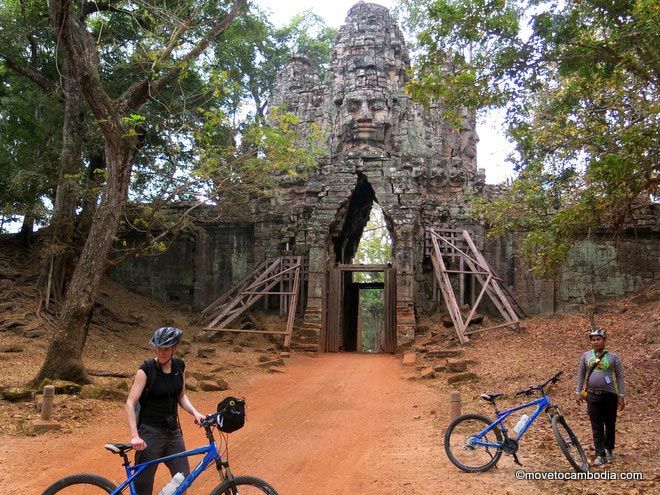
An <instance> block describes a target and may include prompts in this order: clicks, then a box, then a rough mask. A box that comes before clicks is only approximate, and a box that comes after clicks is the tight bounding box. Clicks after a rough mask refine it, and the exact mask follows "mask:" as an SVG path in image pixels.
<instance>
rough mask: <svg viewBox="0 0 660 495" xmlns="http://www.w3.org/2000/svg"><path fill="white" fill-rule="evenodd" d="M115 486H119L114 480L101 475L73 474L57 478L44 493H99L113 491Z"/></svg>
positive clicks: (45, 494)
mask: <svg viewBox="0 0 660 495" xmlns="http://www.w3.org/2000/svg"><path fill="white" fill-rule="evenodd" d="M85 487H86V488H85ZM115 488H117V486H116V485H115V484H114V483H113V482H112V481H110V480H108V479H106V478H102V477H101V476H96V475H95V474H73V475H71V476H66V477H64V478H62V479H60V480H57V481H56V482H55V483H53V484H52V485H50V486H49V487H48V488H46V490H44V492H43V493H42V495H56V494H58V493H59V494H62V495H66V494H69V493H70V494H71V495H86V494H90V495H97V494H99V493H112V491H113V490H114V489H115ZM67 489H68V490H67Z"/></svg>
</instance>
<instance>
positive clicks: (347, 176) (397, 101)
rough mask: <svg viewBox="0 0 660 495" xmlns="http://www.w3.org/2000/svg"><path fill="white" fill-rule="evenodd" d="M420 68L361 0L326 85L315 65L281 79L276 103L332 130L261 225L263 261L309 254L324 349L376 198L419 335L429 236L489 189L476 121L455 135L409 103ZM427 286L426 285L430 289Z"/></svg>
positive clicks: (399, 321)
mask: <svg viewBox="0 0 660 495" xmlns="http://www.w3.org/2000/svg"><path fill="white" fill-rule="evenodd" d="M409 66H410V61H409V56H408V50H407V48H406V45H405V42H404V39H403V36H402V34H401V31H400V29H399V27H398V26H397V24H396V22H395V21H394V20H393V19H392V17H391V16H390V14H389V11H388V10H387V9H386V8H385V7H382V6H380V5H376V4H371V3H364V2H360V3H358V4H356V5H355V6H354V7H353V8H351V9H350V11H349V12H348V15H347V17H346V23H345V25H344V26H343V27H341V29H340V30H339V33H338V36H337V40H336V45H335V48H334V51H333V56H332V63H331V66H330V68H329V71H328V74H327V77H326V81H325V82H321V80H320V78H319V76H318V75H317V74H316V73H315V71H314V69H313V68H312V67H311V65H310V63H309V62H308V61H307V60H306V59H305V58H303V57H296V58H293V59H291V60H290V61H289V62H288V63H287V64H286V66H285V67H284V68H283V70H282V71H281V73H280V74H279V76H278V78H277V82H276V84H275V87H274V90H273V96H272V101H271V107H273V108H275V107H282V108H284V109H285V110H287V111H289V112H292V113H294V114H296V115H297V116H298V118H299V120H300V123H301V124H300V126H299V130H300V132H301V135H302V136H306V137H309V136H310V129H311V126H312V125H314V126H316V127H317V128H320V129H321V130H322V131H323V132H324V133H325V136H326V137H325V142H324V143H321V144H322V145H323V147H324V149H325V153H324V156H323V157H322V158H321V159H320V161H319V163H318V167H317V168H316V169H315V170H313V171H312V172H309V173H308V175H307V177H306V178H304V179H303V178H300V177H291V176H286V177H281V178H280V180H279V190H277V191H276V192H275V194H274V197H273V198H272V200H271V201H270V203H269V204H268V205H264V206H265V208H262V211H267V213H265V214H263V215H262V218H261V222H258V223H257V226H256V227H255V229H256V230H255V237H256V246H257V251H258V252H257V253H256V257H257V258H260V257H264V256H269V255H278V254H281V252H282V249H283V248H284V247H285V246H288V248H289V249H290V250H292V251H294V252H295V254H301V255H304V256H306V257H307V259H308V260H309V279H308V289H307V306H306V311H305V327H306V330H307V332H310V331H311V332H316V334H317V335H318V337H319V340H320V342H319V344H320V347H321V349H323V348H324V346H323V334H324V325H325V316H326V312H327V297H326V296H327V293H326V291H327V288H328V270H329V269H331V268H332V267H333V266H335V265H336V264H338V263H351V260H352V258H353V256H354V255H355V253H356V250H357V245H358V242H359V240H360V238H361V236H362V231H363V229H364V226H365V224H366V221H367V219H368V217H369V213H370V210H371V207H372V204H373V202H377V203H378V205H379V206H380V207H381V208H382V210H383V213H384V216H385V219H386V224H387V227H388V229H389V231H390V234H391V237H392V239H393V253H394V260H393V265H394V268H396V340H397V342H399V343H400V342H402V341H404V340H406V339H407V338H410V337H412V336H413V335H414V329H415V300H416V299H418V300H419V299H420V298H421V299H424V298H425V297H430V294H429V293H428V292H429V291H430V283H429V282H428V281H430V278H431V277H430V275H429V269H428V266H425V265H424V263H423V248H424V229H425V227H426V226H429V225H448V224H449V223H455V222H462V225H464V222H466V221H467V219H466V218H465V217H464V216H463V212H464V211H465V208H464V203H465V199H466V196H468V195H470V194H472V193H473V192H475V190H478V189H479V188H480V187H482V186H483V183H484V173H483V172H482V171H478V170H477V169H476V141H477V136H476V133H475V119H474V116H473V115H471V114H469V113H467V112H465V115H464V118H463V124H462V125H461V126H460V128H455V127H451V126H450V125H449V124H448V123H447V122H446V121H445V120H444V119H443V117H442V114H441V109H440V108H437V107H436V108H430V109H425V108H422V107H421V106H420V105H419V104H417V103H415V102H413V101H412V100H411V99H410V97H409V96H408V95H406V93H405V91H404V88H405V84H406V77H407V76H406V71H407V70H408V69H409ZM425 280H426V281H427V283H424V281H425Z"/></svg>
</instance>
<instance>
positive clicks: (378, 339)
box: [324, 176, 397, 352]
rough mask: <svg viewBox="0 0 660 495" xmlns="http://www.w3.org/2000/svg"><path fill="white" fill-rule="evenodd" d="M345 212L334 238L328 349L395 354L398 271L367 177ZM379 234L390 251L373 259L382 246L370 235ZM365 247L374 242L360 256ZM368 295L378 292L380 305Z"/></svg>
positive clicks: (354, 193)
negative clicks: (385, 241) (378, 231)
mask: <svg viewBox="0 0 660 495" xmlns="http://www.w3.org/2000/svg"><path fill="white" fill-rule="evenodd" d="M344 210H345V211H344V214H343V225H342V227H341V231H340V233H339V235H337V236H335V237H334V238H333V250H334V257H335V258H334V264H333V266H332V267H331V268H330V269H329V274H328V291H327V297H328V298H327V315H326V329H325V330H326V331H325V341H324V344H325V345H324V348H325V350H326V351H328V352H338V351H349V352H395V351H396V344H397V342H396V267H395V266H393V264H392V262H391V259H392V258H391V252H392V249H391V248H392V246H391V244H392V241H391V237H390V236H389V230H390V228H391V223H390V224H389V225H388V222H387V219H386V216H385V215H384V212H382V210H380V206H378V202H377V199H376V196H375V193H374V191H373V188H372V187H371V185H370V184H369V181H368V180H367V179H366V177H364V176H359V177H358V182H357V185H356V187H355V189H354V191H353V194H351V197H350V198H349V201H348V203H347V204H346V205H345V206H344ZM370 219H372V220H371V222H372V224H369V220H370ZM374 224H379V225H374ZM376 229H378V230H380V231H381V233H383V234H386V235H381V240H382V239H385V238H386V239H387V242H388V243H389V246H388V247H389V249H387V252H386V254H385V253H380V256H378V255H376V256H375V257H374V256H371V257H370V255H373V254H374V253H373V251H378V249H375V250H374V246H373V243H374V242H376V243H377V242H379V240H378V239H374V236H373V235H370V233H372V232H374V231H375V230H376ZM361 241H366V242H367V243H369V241H371V244H372V246H371V249H363V250H362V251H361V252H359V248H360V246H361ZM369 251H371V253H369ZM358 252H359V254H358ZM368 291H376V292H377V293H378V296H377V297H378V298H380V299H378V302H382V304H376V303H375V301H374V297H373V294H369V295H370V296H371V297H367V294H368ZM368 304H369V305H370V306H369V308H368V309H367V308H365V306H367V305H368ZM365 309H366V311H365ZM370 312H371V313H372V316H373V318H371V320H373V321H370V323H371V324H372V325H373V326H372V327H370V328H368V327H367V326H365V319H366V320H369V318H370V315H369V313H370ZM365 330H367V332H365Z"/></svg>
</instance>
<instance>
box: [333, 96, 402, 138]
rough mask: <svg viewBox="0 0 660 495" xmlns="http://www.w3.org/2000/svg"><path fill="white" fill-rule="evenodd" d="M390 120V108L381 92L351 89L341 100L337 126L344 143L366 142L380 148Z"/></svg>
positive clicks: (385, 136)
mask: <svg viewBox="0 0 660 495" xmlns="http://www.w3.org/2000/svg"><path fill="white" fill-rule="evenodd" d="M391 121H392V115H391V110H390V108H389V106H388V102H387V100H386V98H385V97H384V96H383V94H382V93H378V92H375V91H353V92H350V93H348V94H346V96H345V97H344V99H343V101H342V102H341V106H340V109H339V126H340V135H341V140H342V141H343V142H344V143H347V144H350V143H367V144H370V145H374V146H376V147H381V148H382V147H384V145H385V142H386V139H387V134H388V130H389V128H390V125H391Z"/></svg>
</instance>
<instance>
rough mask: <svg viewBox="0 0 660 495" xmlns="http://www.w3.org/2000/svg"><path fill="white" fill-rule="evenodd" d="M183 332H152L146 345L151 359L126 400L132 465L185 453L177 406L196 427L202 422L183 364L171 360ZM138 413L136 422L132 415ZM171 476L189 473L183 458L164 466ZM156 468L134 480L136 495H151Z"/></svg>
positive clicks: (147, 470) (174, 330)
mask: <svg viewBox="0 0 660 495" xmlns="http://www.w3.org/2000/svg"><path fill="white" fill-rule="evenodd" d="M182 336H183V332H182V331H181V330H179V329H178V328H175V327H163V328H159V329H158V330H156V332H155V333H154V335H153V337H152V338H151V341H150V342H149V343H150V345H151V346H152V347H154V348H155V354H156V355H155V357H154V358H152V359H148V360H146V361H145V362H144V363H142V365H141V366H140V368H139V369H138V370H137V373H136V374H135V379H134V380H133V386H132V387H131V390H130V392H129V394H128V399H127V400H126V417H127V418H128V427H129V430H130V433H131V445H133V449H135V462H136V463H141V462H147V461H150V460H152V459H157V458H159V457H164V456H167V455H172V454H176V453H179V452H183V451H184V450H186V447H185V444H184V442H183V435H182V433H181V427H180V425H179V416H178V406H181V407H182V408H183V409H184V410H185V411H187V412H188V413H190V414H191V415H192V416H193V417H194V418H195V422H196V423H198V424H199V422H200V421H201V420H203V419H204V417H205V416H204V415H203V414H200V413H199V412H198V411H197V409H195V407H194V406H193V405H192V403H191V402H190V399H188V396H187V395H186V377H185V370H186V365H185V363H184V362H183V361H182V360H181V359H179V358H177V357H175V356H174V354H175V352H176V346H177V344H178V343H179V342H180V341H181V338H182ZM136 409H139V418H138V414H137V413H136ZM166 465H167V467H168V469H169V470H170V473H171V474H172V476H174V475H175V474H176V473H183V475H184V476H187V475H188V474H189V473H190V466H189V464H188V459H187V458H182V459H175V460H172V461H169V462H167V463H166ZM156 467H157V466H152V467H151V468H147V469H145V470H144V471H143V472H142V474H140V476H138V477H137V478H136V479H135V489H136V490H137V493H138V495H151V493H152V491H153V484H154V476H155V474H156Z"/></svg>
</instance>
